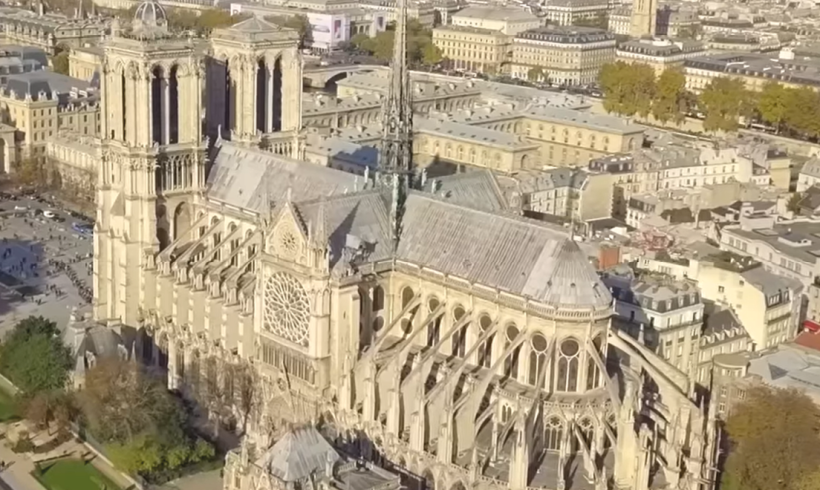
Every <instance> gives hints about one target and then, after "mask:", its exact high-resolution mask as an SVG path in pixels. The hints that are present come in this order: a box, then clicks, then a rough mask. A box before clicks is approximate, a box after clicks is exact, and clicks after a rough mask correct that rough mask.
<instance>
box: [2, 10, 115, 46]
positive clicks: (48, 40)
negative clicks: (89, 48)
mask: <svg viewBox="0 0 820 490" xmlns="http://www.w3.org/2000/svg"><path fill="white" fill-rule="evenodd" d="M109 22H110V19H103V18H102V17H95V18H91V19H72V18H68V17H66V16H64V15H58V14H43V15H38V14H36V13H34V12H32V11H30V10H26V9H21V8H15V7H0V30H2V39H3V41H4V42H5V43H8V44H22V45H26V46H33V47H37V48H40V49H42V50H45V51H46V52H47V53H49V54H56V52H57V51H58V50H59V49H63V50H65V49H67V48H70V47H78V46H83V45H85V44H87V43H91V44H95V43H97V42H99V41H100V39H101V38H102V36H103V34H105V32H106V30H107V29H108V24H109Z"/></svg>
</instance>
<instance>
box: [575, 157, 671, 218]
mask: <svg viewBox="0 0 820 490" xmlns="http://www.w3.org/2000/svg"><path fill="white" fill-rule="evenodd" d="M659 157H660V155H657V154H656V153H655V152H653V151H651V150H643V149H641V150H637V151H635V152H633V153H631V154H623V153H620V154H616V155H608V156H604V157H600V158H593V159H591V160H590V161H589V164H588V165H587V169H588V170H589V171H590V172H594V173H606V174H609V175H611V176H612V184H613V188H612V217H613V218H617V219H620V220H626V217H627V204H628V202H629V199H630V198H631V197H632V196H635V195H640V194H647V193H654V192H657V191H658V176H659V175H660V169H661V163H660V160H659Z"/></svg>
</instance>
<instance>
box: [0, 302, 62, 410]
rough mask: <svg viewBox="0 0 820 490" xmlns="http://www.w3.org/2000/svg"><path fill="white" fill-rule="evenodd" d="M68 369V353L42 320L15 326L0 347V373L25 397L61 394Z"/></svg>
mask: <svg viewBox="0 0 820 490" xmlns="http://www.w3.org/2000/svg"><path fill="white" fill-rule="evenodd" d="M70 368H71V353H70V352H69V350H68V348H67V347H66V346H65V345H63V341H62V339H61V338H60V337H59V335H58V334H57V327H56V325H55V324H54V322H51V321H48V320H46V319H45V318H43V317H37V318H34V317H30V318H27V319H26V320H23V321H22V322H20V323H18V324H17V325H16V326H15V327H14V330H12V332H11V334H10V335H9V336H8V337H7V338H6V339H5V341H4V342H3V343H2V344H0V372H2V373H3V374H4V375H6V376H7V377H8V378H9V379H10V380H11V381H12V382H13V383H14V384H15V385H17V387H18V388H20V389H21V390H22V391H23V392H24V393H26V394H27V395H31V396H33V395H35V394H37V393H40V392H50V391H54V390H62V389H63V388H64V387H65V384H66V382H67V381H68V372H69V369H70Z"/></svg>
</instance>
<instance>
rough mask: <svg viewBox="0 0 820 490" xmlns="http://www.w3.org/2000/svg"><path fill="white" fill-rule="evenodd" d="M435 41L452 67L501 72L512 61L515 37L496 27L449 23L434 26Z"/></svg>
mask: <svg viewBox="0 0 820 490" xmlns="http://www.w3.org/2000/svg"><path fill="white" fill-rule="evenodd" d="M433 44H435V45H436V46H437V47H438V48H439V49H441V52H442V55H443V56H444V58H446V59H447V60H448V61H449V62H450V63H451V67H452V68H455V69H460V70H467V71H475V72H479V73H487V74H493V73H495V74H500V73H501V72H502V67H503V65H504V64H505V63H507V62H508V61H509V55H510V51H511V46H512V37H511V36H508V35H506V34H504V33H503V32H501V31H497V30H493V29H483V28H480V27H468V26H457V25H448V26H442V27H437V28H435V29H433Z"/></svg>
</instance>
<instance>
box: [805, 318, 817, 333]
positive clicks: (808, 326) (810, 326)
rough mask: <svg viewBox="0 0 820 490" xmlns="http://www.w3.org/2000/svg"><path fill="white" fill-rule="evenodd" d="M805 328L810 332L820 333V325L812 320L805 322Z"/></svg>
mask: <svg viewBox="0 0 820 490" xmlns="http://www.w3.org/2000/svg"><path fill="white" fill-rule="evenodd" d="M803 328H804V329H806V330H808V331H809V332H820V323H816V322H813V321H811V320H806V321H804V322H803Z"/></svg>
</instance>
